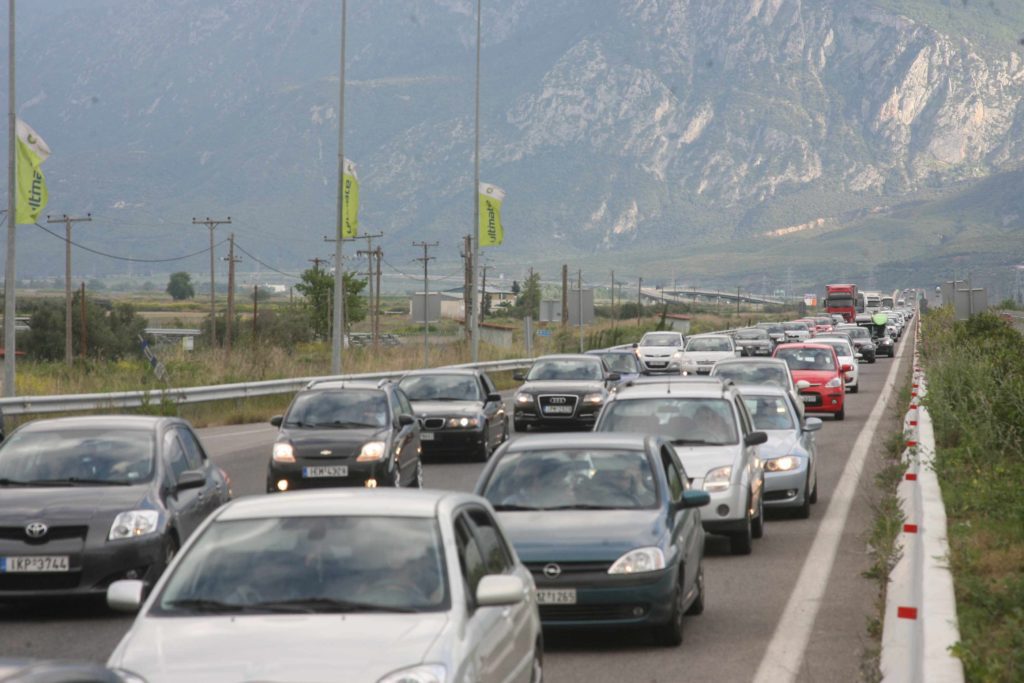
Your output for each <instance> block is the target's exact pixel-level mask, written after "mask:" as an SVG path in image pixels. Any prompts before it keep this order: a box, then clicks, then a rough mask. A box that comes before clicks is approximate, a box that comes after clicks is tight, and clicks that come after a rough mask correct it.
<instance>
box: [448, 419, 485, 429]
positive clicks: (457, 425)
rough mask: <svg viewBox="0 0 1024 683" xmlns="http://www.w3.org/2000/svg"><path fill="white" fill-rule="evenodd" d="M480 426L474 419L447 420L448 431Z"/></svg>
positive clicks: (478, 421)
mask: <svg viewBox="0 0 1024 683" xmlns="http://www.w3.org/2000/svg"><path fill="white" fill-rule="evenodd" d="M478 424H480V420H478V419H477V418H475V417H453V418H450V419H449V420H448V428H449V429H469V428H471V427H476V426H477V425H478Z"/></svg>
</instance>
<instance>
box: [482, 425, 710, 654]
mask: <svg viewBox="0 0 1024 683" xmlns="http://www.w3.org/2000/svg"><path fill="white" fill-rule="evenodd" d="M476 492H477V493H478V494H480V495H482V496H484V497H485V498H487V499H488V500H489V501H490V502H491V504H492V505H493V506H494V508H495V510H497V512H498V516H499V518H500V520H501V525H502V527H503V528H504V529H505V531H506V534H507V536H508V538H509V539H510V540H511V541H512V544H513V545H514V546H515V549H516V553H517V554H518V555H519V557H520V558H521V559H522V561H523V563H524V564H525V565H526V566H527V567H528V568H529V569H530V571H531V573H532V574H533V577H534V581H535V583H536V585H537V602H538V605H539V607H540V617H541V622H542V623H543V625H544V626H545V627H547V628H590V627H602V628H623V627H649V628H652V629H653V631H654V633H655V635H656V637H657V638H658V640H659V641H660V642H662V643H664V644H665V645H678V644H679V643H681V642H682V639H683V615H684V614H700V613H701V612H702V611H703V609H704V591H705V587H704V569H703V565H702V561H703V557H704V530H703V527H702V525H701V518H700V511H699V510H698V509H697V508H699V507H700V506H702V505H706V504H707V503H708V495H707V493H705V492H703V491H697V490H690V489H689V485H688V483H687V474H686V471H685V470H684V469H683V466H682V463H680V461H679V458H678V456H677V455H676V453H675V450H674V449H673V448H672V445H671V444H670V443H669V442H668V441H667V440H666V439H663V438H661V437H658V436H646V435H642V434H553V435H550V436H548V435H545V436H527V437H522V438H520V439H517V440H516V441H514V442H511V443H508V444H506V445H504V446H502V447H501V448H500V449H499V450H498V451H497V452H496V453H495V455H494V457H493V459H492V460H491V462H490V464H489V465H488V466H487V468H486V469H485V470H484V472H483V474H482V475H481V477H480V480H479V481H478V482H477V486H476Z"/></svg>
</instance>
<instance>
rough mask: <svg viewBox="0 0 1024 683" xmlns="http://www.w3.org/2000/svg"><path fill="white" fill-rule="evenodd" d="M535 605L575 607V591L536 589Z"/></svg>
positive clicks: (572, 589) (568, 589) (567, 589)
mask: <svg viewBox="0 0 1024 683" xmlns="http://www.w3.org/2000/svg"><path fill="white" fill-rule="evenodd" d="M537 604H538V605H575V604H576V589H575V588H560V589H557V590H556V589H550V588H538V589H537Z"/></svg>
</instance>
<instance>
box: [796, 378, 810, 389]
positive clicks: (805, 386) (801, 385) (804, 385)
mask: <svg viewBox="0 0 1024 683" xmlns="http://www.w3.org/2000/svg"><path fill="white" fill-rule="evenodd" d="M810 388H811V383H810V382H808V381H807V380H805V379H802V380H800V381H799V382H797V383H796V389H797V391H803V390H804V389H810Z"/></svg>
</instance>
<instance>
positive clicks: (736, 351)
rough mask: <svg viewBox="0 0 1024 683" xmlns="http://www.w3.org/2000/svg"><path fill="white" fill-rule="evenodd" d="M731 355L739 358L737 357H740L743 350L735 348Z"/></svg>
mask: <svg viewBox="0 0 1024 683" xmlns="http://www.w3.org/2000/svg"><path fill="white" fill-rule="evenodd" d="M732 355H734V356H736V357H737V358H739V357H741V356H742V355H743V351H741V350H740V349H736V350H735V351H733V352H732Z"/></svg>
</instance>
